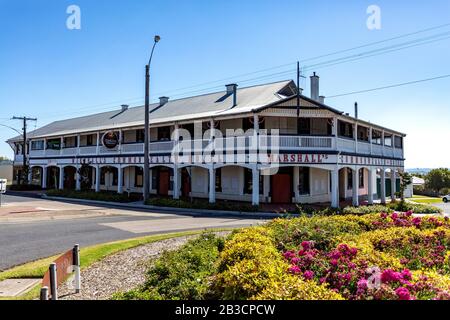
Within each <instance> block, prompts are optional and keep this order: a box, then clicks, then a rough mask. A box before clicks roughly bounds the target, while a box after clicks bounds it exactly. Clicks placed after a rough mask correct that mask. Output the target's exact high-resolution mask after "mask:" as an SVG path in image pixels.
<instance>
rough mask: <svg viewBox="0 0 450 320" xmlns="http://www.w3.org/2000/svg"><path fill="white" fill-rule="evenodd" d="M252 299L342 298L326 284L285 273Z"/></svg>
mask: <svg viewBox="0 0 450 320" xmlns="http://www.w3.org/2000/svg"><path fill="white" fill-rule="evenodd" d="M252 300H344V298H343V297H342V296H341V295H340V294H339V293H337V292H335V291H332V290H330V289H329V288H328V287H327V286H326V285H324V284H322V285H320V284H317V283H316V282H314V281H310V280H308V281H305V280H303V279H301V278H299V277H297V276H293V275H290V274H286V275H285V276H284V277H283V278H282V279H281V281H277V282H276V281H272V282H271V283H270V285H269V286H267V287H266V288H265V289H264V290H263V291H262V292H261V293H259V294H257V295H256V296H254V297H252Z"/></svg>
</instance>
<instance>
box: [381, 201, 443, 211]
mask: <svg viewBox="0 0 450 320" xmlns="http://www.w3.org/2000/svg"><path fill="white" fill-rule="evenodd" d="M388 206H389V208H391V209H392V210H395V211H400V212H407V211H413V212H414V213H424V214H432V213H441V212H442V209H440V208H437V207H434V206H431V205H427V204H420V203H411V202H405V201H403V202H402V201H397V202H395V203H389V204H388Z"/></svg>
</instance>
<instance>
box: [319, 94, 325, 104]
mask: <svg viewBox="0 0 450 320" xmlns="http://www.w3.org/2000/svg"><path fill="white" fill-rule="evenodd" d="M319 102H320V103H321V104H325V96H319Z"/></svg>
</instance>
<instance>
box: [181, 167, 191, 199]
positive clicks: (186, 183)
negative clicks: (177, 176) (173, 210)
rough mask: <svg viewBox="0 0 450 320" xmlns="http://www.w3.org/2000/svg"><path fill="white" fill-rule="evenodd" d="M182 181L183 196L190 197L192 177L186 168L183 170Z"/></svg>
mask: <svg viewBox="0 0 450 320" xmlns="http://www.w3.org/2000/svg"><path fill="white" fill-rule="evenodd" d="M181 181H182V183H181V195H182V196H183V197H189V193H190V192H191V178H190V177H189V173H188V172H187V170H186V169H184V170H182V171H181Z"/></svg>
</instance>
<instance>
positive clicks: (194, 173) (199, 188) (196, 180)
mask: <svg viewBox="0 0 450 320" xmlns="http://www.w3.org/2000/svg"><path fill="white" fill-rule="evenodd" d="M208 183H209V178H208V170H206V169H204V168H199V167H192V168H191V184H192V186H191V189H192V192H191V195H192V196H193V197H199V198H205V197H208Z"/></svg>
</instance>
